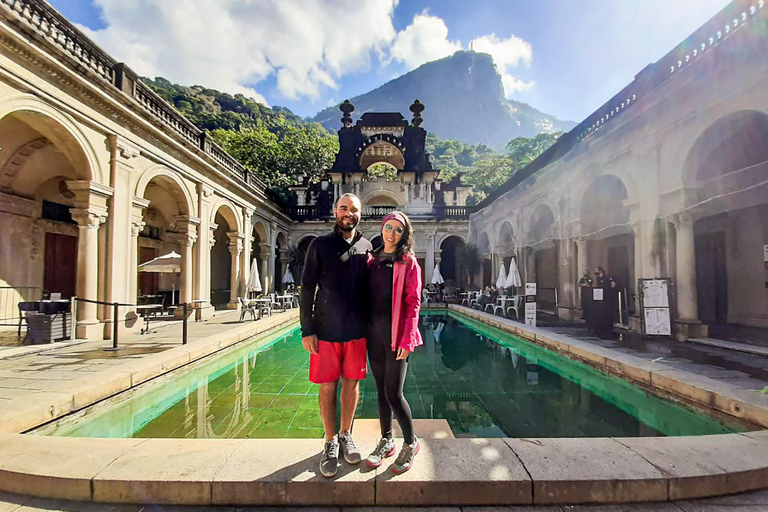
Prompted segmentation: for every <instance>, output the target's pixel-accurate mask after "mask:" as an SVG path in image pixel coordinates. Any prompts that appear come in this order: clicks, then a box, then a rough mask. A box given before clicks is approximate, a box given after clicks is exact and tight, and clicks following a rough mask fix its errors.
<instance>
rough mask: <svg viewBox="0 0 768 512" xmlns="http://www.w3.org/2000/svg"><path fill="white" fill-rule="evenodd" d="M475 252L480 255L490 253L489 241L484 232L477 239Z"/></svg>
mask: <svg viewBox="0 0 768 512" xmlns="http://www.w3.org/2000/svg"><path fill="white" fill-rule="evenodd" d="M477 250H478V251H480V254H490V253H491V239H490V237H489V236H488V233H486V232H485V231H483V232H482V233H480V236H478V237H477Z"/></svg>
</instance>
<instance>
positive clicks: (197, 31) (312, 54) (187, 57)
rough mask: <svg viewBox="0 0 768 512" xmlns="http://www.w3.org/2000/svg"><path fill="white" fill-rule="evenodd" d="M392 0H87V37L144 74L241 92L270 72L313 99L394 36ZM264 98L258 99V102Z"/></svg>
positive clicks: (292, 95)
mask: <svg viewBox="0 0 768 512" xmlns="http://www.w3.org/2000/svg"><path fill="white" fill-rule="evenodd" d="M397 2H398V0H342V1H339V0H280V1H279V2H272V1H256V2H251V1H243V0H184V1H183V2H182V1H173V2H172V1H169V0H95V3H96V4H97V5H98V6H100V7H101V8H102V10H103V18H104V21H105V23H106V25H107V26H106V28H104V29H102V30H97V31H92V30H88V29H84V30H86V31H87V32H88V34H89V35H90V36H91V37H92V38H93V39H94V40H95V41H96V42H97V43H99V44H100V45H101V46H103V47H104V48H105V49H106V50H107V51H108V52H110V53H111V54H112V55H114V56H115V58H117V59H118V60H121V61H124V62H126V64H128V66H129V67H131V68H132V69H134V70H135V71H136V72H137V73H139V74H141V75H144V76H150V77H154V76H163V77H165V78H168V79H169V80H171V81H174V82H178V83H181V84H185V85H194V84H202V85H206V86H208V87H213V88H216V89H219V90H222V91H227V92H232V93H237V92H241V93H243V94H246V95H248V96H253V97H256V99H258V100H260V101H263V100H264V98H263V97H261V96H260V95H259V94H258V93H256V91H255V90H253V89H252V88H249V87H247V85H246V84H257V83H259V82H261V81H263V80H265V79H267V78H268V77H270V76H274V77H275V79H276V82H277V89H278V91H279V92H280V94H281V95H282V96H284V97H285V98H288V99H299V98H302V97H307V98H311V99H318V98H319V97H320V94H321V92H322V91H323V90H324V89H326V88H331V89H335V88H337V80H338V79H339V78H340V77H341V76H342V75H344V74H346V73H349V72H358V71H367V70H368V69H370V65H371V62H370V60H371V54H372V53H374V54H376V55H378V56H382V55H384V53H385V51H386V48H387V47H388V46H389V44H390V43H391V41H392V40H393V39H394V38H395V35H396V34H395V29H394V27H393V25H392V17H393V15H394V9H395V6H396V5H397ZM265 103H266V102H265Z"/></svg>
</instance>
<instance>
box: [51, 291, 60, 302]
mask: <svg viewBox="0 0 768 512" xmlns="http://www.w3.org/2000/svg"><path fill="white" fill-rule="evenodd" d="M51 300H61V292H51Z"/></svg>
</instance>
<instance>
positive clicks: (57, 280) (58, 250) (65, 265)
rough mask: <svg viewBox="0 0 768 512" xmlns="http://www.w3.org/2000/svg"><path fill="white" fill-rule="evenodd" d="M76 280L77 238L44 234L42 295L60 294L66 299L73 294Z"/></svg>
mask: <svg viewBox="0 0 768 512" xmlns="http://www.w3.org/2000/svg"><path fill="white" fill-rule="evenodd" d="M76 279H77V237H76V236H68V235H60V234H58V233H46V234H45V272H44V275H43V293H45V294H47V295H50V294H51V293H61V297H62V298H63V299H68V298H70V297H72V296H73V295H74V294H75V282H76ZM94 298H95V297H94Z"/></svg>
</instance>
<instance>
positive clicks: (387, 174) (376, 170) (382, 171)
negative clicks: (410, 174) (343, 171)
mask: <svg viewBox="0 0 768 512" xmlns="http://www.w3.org/2000/svg"><path fill="white" fill-rule="evenodd" d="M382 176H383V177H384V179H386V180H387V181H396V180H397V169H395V168H394V167H392V166H391V165H387V164H385V163H378V164H373V165H372V166H370V167H369V168H368V172H367V174H366V178H367V179H369V180H376V179H378V178H381V177H382Z"/></svg>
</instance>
